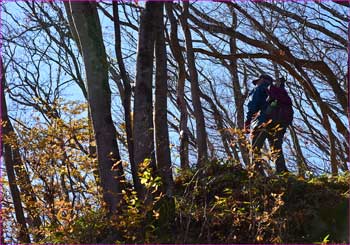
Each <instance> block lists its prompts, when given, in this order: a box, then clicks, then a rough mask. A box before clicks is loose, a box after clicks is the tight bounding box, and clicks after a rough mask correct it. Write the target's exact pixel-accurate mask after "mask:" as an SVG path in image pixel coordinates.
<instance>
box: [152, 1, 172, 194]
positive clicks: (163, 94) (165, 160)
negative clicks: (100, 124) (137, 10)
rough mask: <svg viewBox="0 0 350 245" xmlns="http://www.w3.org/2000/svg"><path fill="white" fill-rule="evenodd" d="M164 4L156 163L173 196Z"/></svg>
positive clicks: (159, 18) (159, 29)
mask: <svg viewBox="0 0 350 245" xmlns="http://www.w3.org/2000/svg"><path fill="white" fill-rule="evenodd" d="M163 8H164V3H158V6H157V8H156V10H155V11H156V19H155V23H156V24H157V26H156V43H155V54H156V84H155V85H156V89H155V103H154V130H155V140H156V144H155V145H156V163H157V170H158V172H159V174H160V176H161V177H162V180H163V184H164V190H163V191H164V192H165V193H167V194H168V195H169V196H172V195H173V189H174V181H173V174H172V168H171V157H170V147H169V131H168V118H167V111H168V110H167V108H168V104H167V92H168V83H167V82H168V76H167V53H166V46H165V38H164V28H165V27H164V20H163Z"/></svg>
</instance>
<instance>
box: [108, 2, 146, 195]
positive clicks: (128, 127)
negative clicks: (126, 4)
mask: <svg viewBox="0 0 350 245" xmlns="http://www.w3.org/2000/svg"><path fill="white" fill-rule="evenodd" d="M113 15H114V32H115V53H116V56H117V61H118V66H119V71H120V76H121V78H122V81H123V87H124V97H123V98H122V99H123V101H122V104H123V107H124V119H125V131H126V141H127V144H128V152H129V161H130V167H131V174H132V179H133V182H134V186H135V188H136V189H137V190H140V189H141V188H142V187H141V182H140V178H139V176H138V173H137V166H136V164H135V159H134V139H133V135H132V123H131V85H130V79H129V76H128V74H127V72H126V69H125V65H124V61H123V55H122V48H121V34H120V23H119V12H118V1H113Z"/></svg>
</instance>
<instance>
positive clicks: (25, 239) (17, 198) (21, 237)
mask: <svg viewBox="0 0 350 245" xmlns="http://www.w3.org/2000/svg"><path fill="white" fill-rule="evenodd" d="M0 63H1V72H2V74H1V87H2V88H1V110H2V114H1V115H2V117H1V123H2V133H3V134H4V135H6V136H7V137H11V134H12V135H13V134H14V130H13V128H12V125H11V122H10V121H9V118H8V114H7V106H6V101H5V93H4V87H5V86H4V85H5V71H4V69H3V65H2V60H0ZM4 125H5V126H4ZM1 150H2V149H1ZM13 153H14V149H13V147H12V146H11V144H8V143H6V142H5V143H4V160H5V168H6V173H7V178H8V182H9V186H10V191H11V196H12V200H13V206H14V208H15V215H16V220H17V223H18V224H19V226H20V229H19V234H18V242H19V243H30V237H29V233H28V228H27V224H26V220H25V217H24V210H23V206H22V201H21V195H20V192H19V188H18V183H17V180H16V175H15V168H16V165H18V163H16V160H18V159H15V158H14V155H13Z"/></svg>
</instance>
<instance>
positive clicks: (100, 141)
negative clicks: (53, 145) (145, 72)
mask: <svg viewBox="0 0 350 245" xmlns="http://www.w3.org/2000/svg"><path fill="white" fill-rule="evenodd" d="M67 15H70V16H72V19H73V22H74V27H73V28H74V29H75V31H76V33H77V35H78V42H79V43H78V46H80V47H81V49H82V54H83V59H84V64H85V71H86V77H87V90H88V103H89V107H90V111H91V118H92V123H93V128H94V134H95V139H96V149H97V159H98V163H99V173H100V181H101V186H102V190H103V199H104V201H105V203H106V205H107V207H108V209H109V211H110V212H114V211H115V210H116V208H117V206H118V204H119V203H120V201H121V196H120V193H121V190H122V189H123V184H122V182H123V179H124V172H123V167H122V164H120V155H119V149H118V143H117V140H116V129H115V127H114V124H113V121H112V115H111V91H110V87H109V83H108V64H107V57H106V51H105V47H104V44H103V39H102V31H101V24H100V21H99V17H98V13H97V8H96V3H95V2H70V9H69V11H67ZM117 163H119V164H117ZM115 164H117V165H116V166H114V167H113V165H115ZM112 167H113V170H112Z"/></svg>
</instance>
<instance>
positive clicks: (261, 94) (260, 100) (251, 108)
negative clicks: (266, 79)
mask: <svg viewBox="0 0 350 245" xmlns="http://www.w3.org/2000/svg"><path fill="white" fill-rule="evenodd" d="M266 97H267V94H266V92H265V91H264V89H263V88H261V87H260V88H257V89H256V91H255V92H254V94H253V96H252V99H251V100H250V101H249V103H248V112H247V117H246V122H250V121H251V120H252V118H253V116H254V115H255V114H256V113H257V112H258V111H260V109H261V106H262V105H263V104H264V103H265V100H266Z"/></svg>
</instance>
